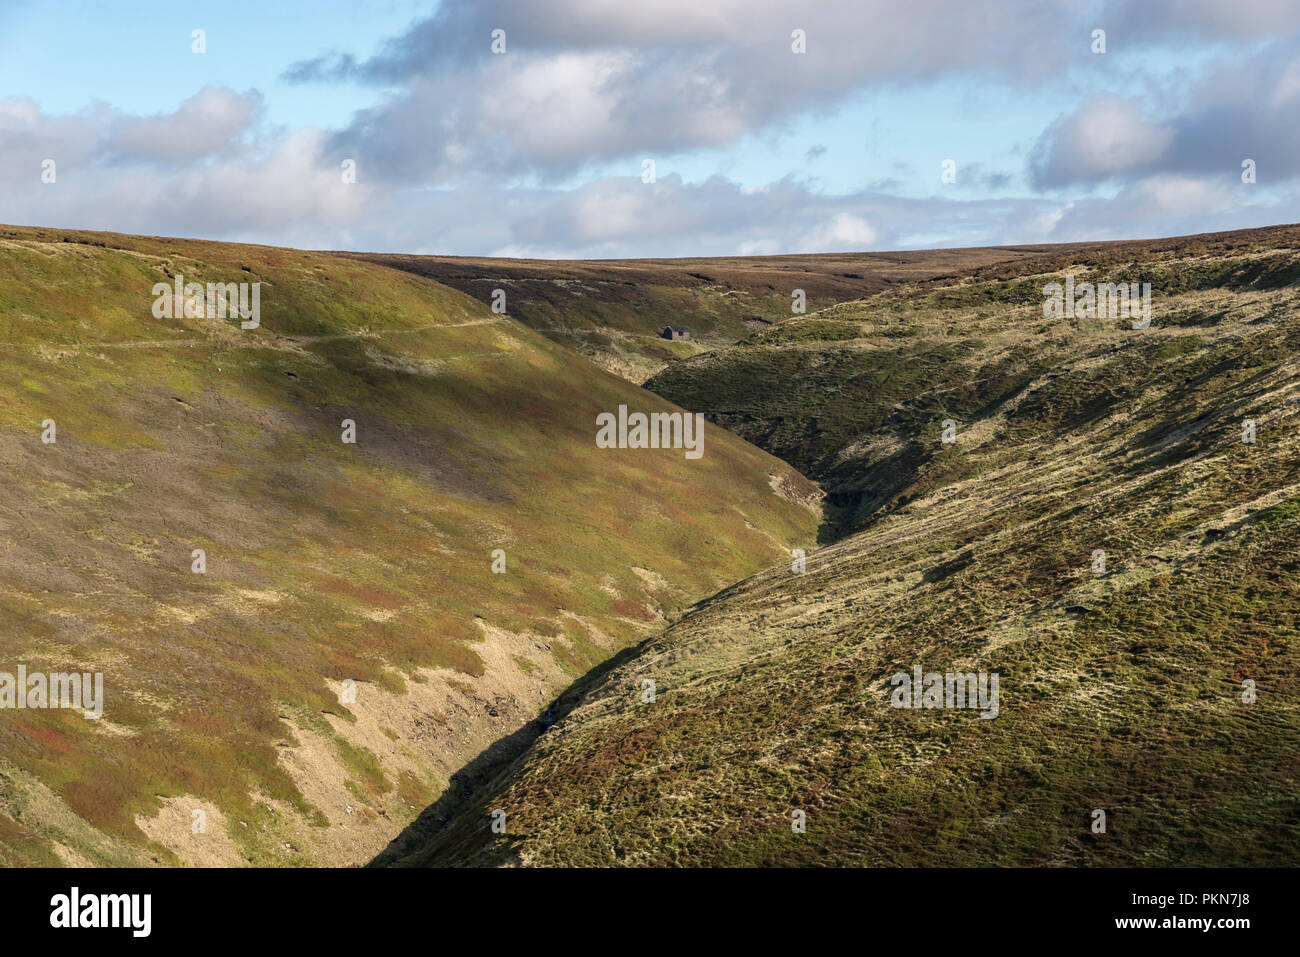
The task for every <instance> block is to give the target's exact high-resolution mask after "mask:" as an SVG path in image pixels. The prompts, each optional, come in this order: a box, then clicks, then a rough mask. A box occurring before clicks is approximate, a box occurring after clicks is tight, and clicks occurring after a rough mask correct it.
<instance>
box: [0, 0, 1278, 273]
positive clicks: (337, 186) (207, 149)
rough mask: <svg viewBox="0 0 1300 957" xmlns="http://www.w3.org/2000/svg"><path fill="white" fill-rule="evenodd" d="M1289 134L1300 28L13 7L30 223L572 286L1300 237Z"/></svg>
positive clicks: (1047, 5) (571, 5) (87, 0)
mask: <svg viewBox="0 0 1300 957" xmlns="http://www.w3.org/2000/svg"><path fill="white" fill-rule="evenodd" d="M196 30H201V31H203V33H202V35H201V39H202V41H203V46H204V49H205V52H195V46H196V43H197V41H196V39H195V31H196ZM1098 30H1102V31H1104V44H1105V52H1104V53H1103V52H1095V49H1096V48H1097V47H1098V46H1099V41H1098V39H1097V38H1096V37H1095V31H1098ZM495 31H504V33H503V37H504V52H494V50H493V45H494V39H493V37H494V33H495ZM796 31H801V32H799V33H797V32H796ZM497 36H498V37H501V36H502V35H501V34H497ZM496 45H497V47H498V49H499V48H500V46H501V41H500V40H499V39H498V41H497V43H496ZM800 46H802V47H803V48H804V50H805V52H796V47H800ZM1298 120H1300V2H1297V0H1231V2H1228V0H1092V2H1090V0H1037V2H1028V0H1000V2H992V0H908V2H906V3H899V2H898V0H803V2H784V0H442V2H436V0H435V2H428V0H425V2H415V0H365V2H356V0H301V2H292V0H276V2H268V0H221V2H213V3H208V2H189V3H177V2H175V0H95V2H92V0H30V2H29V0H0V222H2V223H12V224H23V225H49V226H67V227H83V228H91V229H111V230H116V231H120V232H131V233H148V234H161V235H174V236H192V237H202V238H212V239H229V240H238V241H247V242H259V243H273V244H277V245H293V246H301V247H310V248H327V249H365V250H380V251H408V252H421V253H443V254H461V255H496V256H538V257H584V258H590V257H619V256H689V255H735V254H740V255H751V254H763V253H780V252H823V251H850V250H869V249H903V248H919V247H935V246H970V245H986V244H999V243H1029V242H1056V241H1071V240H1083V239H1112V238H1143V237H1154V236H1167V235H1177V234H1181V233H1191V232H1203V231H1207V230H1217V229H1230V228H1236V227H1242V226H1261V225H1270V224H1273V223H1283V222H1295V221H1297V220H1300V122H1298ZM51 160H52V161H53V166H52V167H51V166H50V164H49V163H48V161H51ZM1245 160H1253V161H1254V169H1255V178H1256V181H1255V182H1243V168H1242V164H1243V161H1245ZM349 161H350V162H351V163H354V164H355V171H356V173H355V180H356V181H355V182H345V178H346V177H345V175H344V170H345V168H348V164H349ZM647 161H649V163H647ZM650 164H653V165H652V166H651V165H650ZM51 168H52V171H53V176H52V177H51V176H50V175H49V172H48V171H49V170H50V169H51ZM651 170H652V171H653V174H654V175H653V179H652V181H649V182H647V180H649V179H651V177H650V176H649V173H650V171H651ZM945 170H947V171H948V172H949V173H950V175H948V176H946V177H945V175H944V174H945ZM43 171H46V172H45V173H44V175H43ZM51 178H52V179H53V182H48V181H47V180H49V179H51ZM946 180H949V181H946Z"/></svg>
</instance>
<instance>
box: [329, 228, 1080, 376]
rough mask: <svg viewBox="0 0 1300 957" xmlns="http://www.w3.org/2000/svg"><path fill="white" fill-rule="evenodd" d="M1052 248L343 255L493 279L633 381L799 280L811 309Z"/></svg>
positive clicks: (511, 306) (779, 309)
mask: <svg viewBox="0 0 1300 957" xmlns="http://www.w3.org/2000/svg"><path fill="white" fill-rule="evenodd" d="M1061 248H1062V247H1057V246H1018V247H1009V246H1008V247H998V248H988V249H938V250H919V251H918V250H913V251H907V252H885V253H843V254H841V253H834V254H825V255H802V256H795V255H792V256H752V257H718V258H711V259H636V260H593V261H574V262H565V261H552V260H529V259H476V258H472V257H458V256H402V255H385V254H372V253H349V254H345V255H349V256H354V257H355V258H359V259H363V260H365V261H368V262H377V263H382V264H384V265H389V266H393V267H396V268H398V269H403V270H406V271H408V272H413V273H416V274H417V275H422V276H427V277H429V278H432V279H436V280H437V281H438V282H440V283H443V284H445V285H448V286H452V287H453V288H456V289H459V290H461V291H462V292H466V293H468V294H469V295H471V296H474V297H475V298H477V299H479V300H481V301H482V302H484V303H490V302H491V300H492V295H493V291H494V290H496V289H502V290H504V291H505V294H506V307H507V310H508V313H509V315H510V316H511V317H512V318H515V319H518V320H519V321H520V322H522V323H524V324H525V325H527V326H530V327H531V328H533V329H536V330H538V331H539V332H541V333H542V334H543V335H545V336H547V337H548V338H550V339H553V340H554V341H556V342H559V343H561V344H563V345H566V346H568V347H570V348H572V349H574V350H575V351H577V352H580V353H582V354H583V355H585V356H587V357H588V358H589V359H592V360H593V361H595V362H597V363H599V364H600V365H602V366H604V367H605V368H607V369H609V370H610V371H612V372H614V373H616V374H617V375H620V376H622V377H623V378H625V379H628V380H630V381H632V382H637V383H640V382H643V381H644V380H645V379H646V378H647V377H649V376H651V375H653V374H654V373H655V372H658V371H659V370H661V369H662V368H663V367H664V366H665V365H667V364H669V363H671V362H674V361H675V360H678V359H682V358H688V357H690V356H693V355H697V354H698V353H700V352H702V351H706V350H709V349H717V348H721V347H723V346H726V345H729V344H731V343H733V342H735V341H736V340H738V339H742V338H744V337H745V336H747V335H749V334H750V333H751V332H752V331H754V330H755V329H762V328H764V327H766V326H768V325H770V324H772V323H775V322H779V321H781V320H782V319H788V318H789V317H790V316H791V314H792V313H791V296H792V294H793V291H794V290H795V289H802V290H803V291H804V294H805V296H806V299H807V303H806V307H807V309H808V310H810V311H811V310H816V309H819V308H823V307H825V306H829V305H833V304H834V303H837V302H843V301H845V300H849V299H860V298H862V297H863V296H867V295H870V294H873V293H877V292H880V291H881V290H883V289H885V288H887V287H889V286H890V285H893V284H895V283H900V282H905V281H915V280H920V279H927V278H932V277H936V276H950V275H953V274H955V273H958V272H959V271H961V270H964V269H969V268H972V267H975V266H991V265H994V264H998V263H1003V262H1008V261H1017V260H1019V259H1022V258H1026V257H1032V256H1041V255H1047V254H1049V253H1050V254H1056V253H1059V252H1060V249H1061ZM670 325H672V326H686V327H687V328H689V329H690V330H691V334H692V340H691V341H690V342H671V341H668V340H665V339H662V338H660V335H659V334H660V333H661V332H662V331H663V328H664V327H665V326H670Z"/></svg>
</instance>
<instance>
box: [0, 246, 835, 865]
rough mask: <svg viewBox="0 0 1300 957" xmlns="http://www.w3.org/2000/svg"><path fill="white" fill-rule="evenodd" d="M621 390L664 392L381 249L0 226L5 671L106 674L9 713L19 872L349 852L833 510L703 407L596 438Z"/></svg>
mask: <svg viewBox="0 0 1300 957" xmlns="http://www.w3.org/2000/svg"><path fill="white" fill-rule="evenodd" d="M178 275H181V276H183V277H184V279H185V280H186V281H197V282H203V283H207V282H222V283H224V282H235V283H239V282H248V283H252V282H260V283H262V284H263V285H262V286H261V287H260V306H261V317H260V326H259V327H257V328H252V329H244V328H241V323H240V320H239V318H238V317H236V318H234V319H230V318H208V317H207V316H206V315H202V316H200V317H196V318H175V319H167V318H156V317H155V314H154V306H155V297H154V294H153V292H152V288H153V286H154V284H155V283H158V282H160V281H161V282H163V283H170V282H172V281H173V280H174V277H176V276H178ZM620 404H625V405H628V406H629V407H630V408H632V409H640V410H644V411H655V410H670V409H671V408H672V407H671V406H670V405H669V404H668V403H666V402H664V401H663V400H661V399H658V398H657V397H654V396H652V395H649V394H648V393H645V392H643V391H641V390H639V389H637V388H635V387H633V386H631V385H629V384H628V383H626V382H624V381H622V380H620V379H617V378H615V377H614V376H611V375H609V374H607V373H605V372H603V371H601V370H599V369H598V368H596V367H595V366H592V365H590V364H589V363H586V362H585V361H583V360H581V359H579V358H577V357H574V356H572V355H571V354H570V353H568V352H566V351H565V350H563V349H561V348H560V347H558V346H556V345H554V344H552V343H550V342H548V341H547V340H545V339H544V338H542V337H541V336H538V335H537V334H535V333H533V332H532V331H530V330H528V329H526V328H525V327H523V326H521V325H519V324H518V323H516V322H514V321H512V320H509V319H503V318H501V317H497V316H493V315H492V314H491V313H490V312H489V311H488V310H487V309H485V308H484V307H483V306H482V305H481V304H479V303H478V302H476V301H474V300H473V299H471V298H470V297H468V296H465V295H463V294H461V293H459V292H456V291H454V290H451V289H449V288H447V287H445V286H440V285H438V284H436V283H434V282H431V281H429V280H426V279H423V278H420V277H417V276H413V275H409V274H405V273H401V272H398V271H394V270H391V269H387V268H385V267H382V266H378V265H374V264H370V263H364V262H359V261H355V260H349V259H344V258H340V257H337V256H330V255H326V254H311V253H304V252H298V251H293V250H285V249H275V248H269V247H255V246H238V245H226V244H217V243H202V242H189V241H179V240H171V239H151V238H140V237H129V236H119V235H113V234H105V233H77V232H68V231H63V230H44V229H24V228H12V227H10V228H0V456H2V457H3V461H4V462H5V465H6V468H5V469H4V470H3V472H0V672H7V673H10V674H14V673H16V672H17V670H18V668H19V666H23V667H25V668H26V670H27V671H28V672H29V673H32V672H73V671H75V672H100V673H102V675H103V683H104V708H103V717H101V718H99V719H98V720H95V719H91V718H87V717H85V716H84V715H83V713H82V712H81V711H73V710H52V709H46V710H39V709H38V710H31V709H28V710H16V709H14V708H10V707H6V708H0V863H4V864H50V863H58V862H72V863H94V864H103V863H109V864H122V863H138V862H146V863H147V862H149V861H150V860H156V861H160V862H162V863H178V862H185V863H241V862H254V863H272V864H299V863H304V864H307V863H311V864H345V863H350V862H356V861H364V860H366V859H368V858H369V857H370V856H372V855H373V854H374V853H375V852H376V851H377V850H378V849H379V848H381V847H382V846H384V844H385V843H387V841H388V840H390V839H391V838H392V836H393V835H394V834H396V833H397V832H398V831H399V830H400V828H401V827H402V826H403V825H404V824H405V823H406V822H407V821H409V820H410V819H411V818H412V817H413V816H414V815H415V813H416V812H417V810H418V809H419V808H421V807H423V806H425V805H426V804H428V803H429V802H430V801H431V800H433V799H434V798H435V797H437V796H438V794H439V793H440V792H441V791H442V789H443V788H444V787H445V785H446V782H447V776H448V774H449V773H450V771H451V770H452V769H454V768H457V767H459V766H460V765H461V764H463V763H464V762H465V761H466V760H468V759H469V758H470V757H472V756H473V755H474V754H476V753H478V752H479V751H480V750H481V749H482V748H483V747H485V746H486V745H487V744H489V743H490V742H492V741H493V740H496V739H497V738H500V737H501V736H503V735H505V734H508V733H510V732H511V731H513V730H515V729H516V728H518V727H519V726H520V725H522V724H524V723H525V722H527V721H528V720H529V719H531V718H533V717H535V716H536V715H537V714H538V713H539V712H540V710H541V709H542V708H544V707H545V703H546V702H547V701H548V700H550V699H551V698H552V697H553V696H554V695H555V694H556V693H557V692H558V690H559V689H561V688H563V687H565V686H567V685H569V684H570V683H571V682H572V681H573V680H574V678H575V677H577V676H579V675H581V674H583V673H585V672H586V671H588V669H590V668H591V667H592V666H593V665H594V664H596V663H597V662H600V661H602V660H604V659H605V658H607V657H608V656H609V655H611V654H613V653H614V652H616V651H617V650H618V649H619V648H622V647H624V646H626V645H627V644H628V643H629V642H632V641H635V640H637V639H640V638H643V637H644V636H645V635H647V634H650V633H652V632H653V631H656V630H658V629H660V628H661V627H662V626H663V624H664V623H665V622H666V620H669V619H671V618H673V617H676V616H677V615H678V614H680V612H681V610H682V609H684V608H685V607H686V606H688V605H689V604H691V603H692V602H694V601H696V600H698V599H699V598H701V597H703V596H705V595H707V594H710V593H712V592H713V591H715V590H716V589H717V588H718V587H720V586H722V585H724V584H726V583H728V582H731V581H734V580H736V579H737V578H739V577H743V576H745V575H747V574H750V573H752V572H753V571H754V570H756V569H757V568H760V567H762V566H764V565H767V564H769V563H770V562H772V561H773V560H775V559H776V558H777V557H779V556H780V555H781V554H783V553H784V552H785V551H786V550H787V549H788V548H789V547H790V545H791V544H797V543H800V542H806V541H807V540H808V539H809V538H810V537H811V536H812V535H813V534H814V530H815V528H816V524H817V521H818V515H817V511H816V509H815V505H814V503H813V499H814V497H815V489H813V488H812V487H811V486H810V485H809V484H808V483H807V482H805V481H804V480H802V479H801V478H800V477H799V476H798V475H797V474H795V473H794V472H792V470H790V469H789V468H788V467H787V466H785V465H784V464H783V463H780V462H778V461H776V460H774V459H772V458H770V457H769V456H767V455H765V454H764V453H762V452H759V451H758V450H757V449H754V448H753V447H751V446H748V445H746V444H744V443H743V442H741V441H739V440H737V439H735V438H734V437H733V436H731V435H729V434H728V433H726V432H724V431H722V430H720V429H716V428H714V427H712V426H709V427H708V428H707V430H706V434H705V437H704V440H705V444H704V455H703V457H702V458H699V459H695V460H692V459H688V458H686V457H685V456H684V454H683V452H682V451H681V450H673V449H664V450H623V451H619V450H610V449H598V448H596V446H595V443H594V441H593V438H594V435H595V418H596V415H597V414H598V413H600V412H605V411H614V410H616V409H617V407H618V406H619V405H620ZM344 420H350V421H351V422H352V424H353V427H354V428H355V439H356V440H355V443H354V444H349V443H345V442H344V441H343V438H344V435H345V431H346V428H347V427H346V425H345V421H344ZM49 422H53V431H52V432H51V431H50V428H49V426H48V423H49ZM43 436H44V437H46V438H53V439H54V441H53V442H48V443H47V442H45V441H43ZM195 549H202V550H203V552H204V553H205V554H204V560H205V562H206V569H205V571H204V572H203V573H202V574H200V573H196V572H195V570H194V568H195V566H194V562H195V560H196V559H195V554H194V550H195ZM496 549H501V550H503V552H504V561H505V571H504V573H503V574H496V573H494V572H493V562H494V556H493V552H494V550H496ZM196 812H202V813H201V814H200V813H196ZM200 825H202V826H200Z"/></svg>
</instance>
